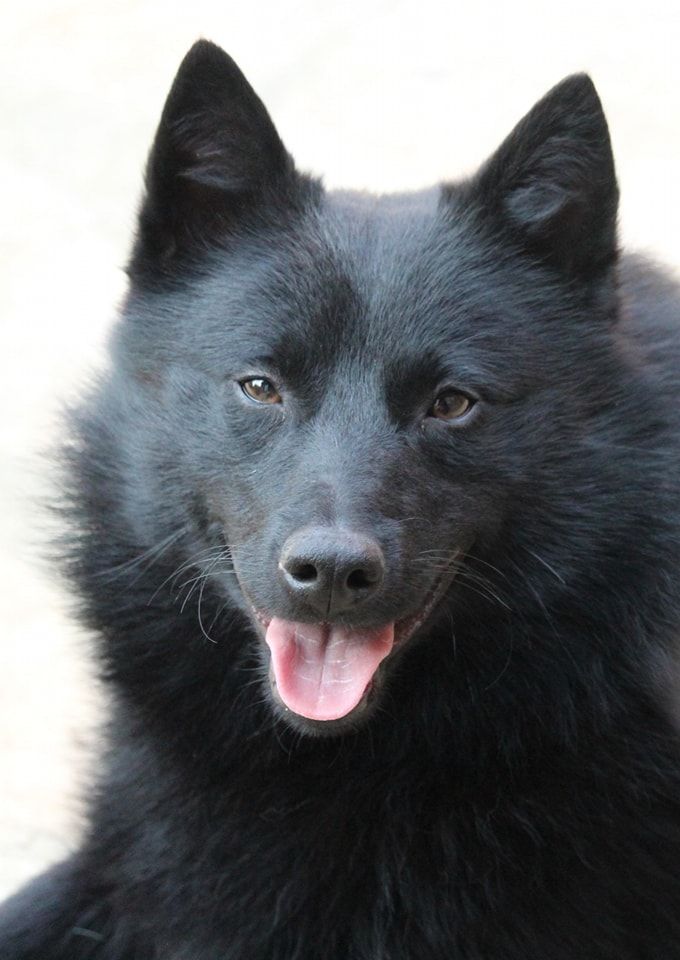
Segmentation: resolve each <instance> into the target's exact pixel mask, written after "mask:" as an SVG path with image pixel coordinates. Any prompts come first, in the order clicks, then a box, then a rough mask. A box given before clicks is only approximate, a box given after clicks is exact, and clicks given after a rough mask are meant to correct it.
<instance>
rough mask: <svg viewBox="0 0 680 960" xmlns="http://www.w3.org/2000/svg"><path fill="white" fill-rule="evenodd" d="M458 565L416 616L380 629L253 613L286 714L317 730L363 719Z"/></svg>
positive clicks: (452, 565) (444, 575) (274, 692)
mask: <svg viewBox="0 0 680 960" xmlns="http://www.w3.org/2000/svg"><path fill="white" fill-rule="evenodd" d="M458 561H459V555H458V554H456V555H455V556H454V558H453V559H452V560H451V562H450V564H449V565H448V566H447V568H446V570H445V571H444V572H443V573H442V574H441V575H440V576H439V577H438V579H437V581H436V582H435V584H434V585H433V586H432V588H431V589H430V591H429V592H428V594H427V596H426V598H425V601H424V603H423V604H422V606H421V607H420V609H419V610H418V611H417V612H416V613H414V614H411V615H409V616H407V617H404V618H402V619H400V620H394V621H390V622H388V623H384V624H382V625H379V626H376V627H348V626H344V625H341V624H334V623H304V622H295V621H291V620H285V619H283V618H281V617H277V616H268V615H267V614H265V613H263V612H261V611H258V610H256V609H255V608H253V613H254V616H255V619H256V620H257V622H258V623H259V625H260V627H261V628H262V631H263V632H264V639H265V642H266V645H267V647H268V649H269V653H270V661H269V683H270V686H271V690H272V695H273V697H274V700H275V701H276V702H277V703H278V705H279V706H280V707H281V708H282V709H283V710H284V711H285V712H286V713H288V714H293V715H295V716H296V717H300V718H303V720H305V721H312V722H313V723H314V725H316V724H319V725H324V724H329V725H333V722H334V721H342V720H345V719H346V718H348V719H350V718H355V717H358V715H359V714H361V713H363V712H364V711H365V710H366V708H367V706H368V705H369V703H370V702H371V700H373V699H374V697H375V694H376V691H377V689H378V688H379V687H380V685H381V677H382V672H383V671H382V669H381V668H382V666H383V663H384V661H386V660H387V659H388V658H390V657H391V656H393V654H394V652H395V651H396V650H398V649H400V648H402V647H403V646H404V644H405V643H406V642H407V641H408V640H409V639H410V638H411V637H412V636H413V634H414V633H416V631H418V630H419V628H420V627H421V626H422V625H423V624H424V623H425V621H426V620H427V619H428V618H429V617H430V615H431V614H432V612H433V611H434V609H435V607H436V606H437V605H438V603H439V601H440V600H441V599H442V597H443V595H444V593H445V592H446V590H447V588H448V586H449V585H450V583H451V581H452V580H453V578H454V576H455V574H456V572H457V569H458V566H459V563H458Z"/></svg>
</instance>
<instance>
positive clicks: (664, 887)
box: [0, 42, 680, 960]
mask: <svg viewBox="0 0 680 960" xmlns="http://www.w3.org/2000/svg"><path fill="white" fill-rule="evenodd" d="M616 203H617V187H616V181H615V176H614V169H613V162H612V157H611V150H610V145H609V137H608V133H607V128H606V123H605V120H604V117H603V114H602V110H601V106H600V103H599V100H598V98H597V95H596V93H595V90H594V88H593V86H592V84H591V82H590V80H589V79H588V78H587V77H585V76H575V77H570V78H568V79H567V80H565V81H564V82H563V83H561V84H559V85H558V86H557V87H555V88H554V89H553V90H552V91H551V92H550V93H548V94H547V96H546V97H545V98H544V99H543V100H542V101H541V102H540V103H539V104H537V106H536V107H534V109H533V110H532V111H531V112H530V113H529V114H528V116H527V117H525V119H524V120H523V121H522V122H521V123H520V124H519V126H518V127H517V128H516V130H515V131H514V132H513V133H512V134H511V136H510V137H509V138H508V139H507V140H506V141H505V142H504V143H503V145H502V146H501V147H500V149H499V150H498V152H497V153H496V154H495V155H494V156H493V157H492V158H491V160H489V161H488V162H487V163H486V164H485V166H484V167H483V168H482V170H481V171H480V173H479V174H478V175H477V176H476V177H474V178H472V179H470V180H468V181H466V182H464V183H461V184H456V185H448V186H445V187H444V188H442V189H441V190H439V191H430V192H425V193H421V194H414V195H402V196H384V197H374V196H363V195H357V194H350V193H346V194H343V193H337V194H326V193H324V191H323V190H322V188H321V186H320V185H319V184H318V183H317V182H316V181H314V180H313V179H311V178H309V177H306V176H304V175H301V174H300V173H298V172H297V171H296V170H295V168H294V166H293V163H292V161H291V159H290V157H289V156H288V154H287V153H286V152H285V149H284V148H283V145H282V144H281V141H280V140H279V138H278V136H277V134H276V132H275V130H274V127H273V126H272V124H271V121H270V120H269V117H268V115H267V113H266V111H265V109H264V107H263V106H262V104H261V102H260V101H259V100H258V99H257V97H256V96H255V94H254V93H253V91H252V90H251V88H250V87H249V86H248V84H247V82H246V81H245V79H244V78H243V76H242V75H241V73H240V72H239V70H238V68H237V67H236V66H235V64H234V63H233V62H232V61H231V60H230V59H229V58H228V57H227V56H226V55H225V54H224V53H222V51H221V50H219V48H217V47H215V46H213V45H212V44H209V43H206V42H201V43H198V44H196V46H194V47H193V48H192V50H191V51H190V53H189V54H188V56H187V58H186V59H185V61H184V63H183V64H182V66H181V68H180V71H179V74H178V77H177V79H176V81H175V84H174V86H173V89H172V91H171V94H170V96H169V99H168V102H167V105H166V107H165V111H164V113H163V117H162V120H161V125H160V128H159V131H158V134H157V137H156V141H155V144H154V147H153V151H152V154H151V158H150V160H149V166H148V176H147V191H146V196H145V198H144V202H143V206H142V210H141V215H140V226H139V232H138V235H137V240H136V244H135V247H134V251H133V256H132V259H131V264H130V278H131V284H130V292H129V296H128V298H127V302H126V304H125V305H124V308H123V311H122V314H123V315H122V317H121V320H120V323H119V325H118V328H117V332H116V336H115V340H114V343H113V348H112V354H113V362H112V365H111V370H110V373H108V374H107V376H106V377H105V378H104V379H103V381H102V382H101V384H100V385H99V386H98V388H97V390H96V392H95V393H94V394H93V395H92V396H91V397H90V398H89V399H88V401H87V402H86V403H85V404H84V405H83V406H82V408H81V409H80V411H79V412H78V413H76V414H75V415H74V419H73V433H72V437H73V438H72V442H71V445H70V446H69V448H68V450H67V460H68V463H69V493H68V499H67V504H66V507H65V512H66V515H67V517H68V520H69V524H70V531H71V533H70V536H69V539H68V542H67V544H66V548H65V550H66V554H67V564H68V569H69V572H70V575H71V577H72V579H73V582H74V583H75V585H76V587H77V590H78V594H79V596H80V598H81V600H82V614H83V618H84V620H85V622H86V623H87V624H88V625H89V626H90V627H91V628H93V629H94V631H95V632H96V634H97V636H98V637H99V639H100V643H99V649H98V655H99V657H100V660H101V663H102V665H103V671H104V675H105V677H106V678H107V680H108V681H109V683H110V686H111V688H112V691H113V694H114V701H115V704H114V716H113V718H112V721H111V725H110V739H109V749H108V756H107V759H106V763H105V766H104V767H103V769H102V774H101V779H100V783H99V786H98V790H97V793H96V796H94V797H93V798H92V800H91V806H90V816H89V829H88V832H87V837H86V840H85V842H84V845H83V847H82V849H81V851H80V852H79V853H78V854H77V855H76V856H75V857H73V859H72V860H70V861H68V862H67V863H65V864H63V865H61V866H59V867H57V868H56V869H55V870H53V871H52V872H50V873H48V874H46V875H44V876H43V877H41V878H40V879H38V880H37V881H35V882H34V884H33V885H32V886H29V887H28V888H27V889H26V890H24V891H22V892H21V893H20V894H18V895H17V897H15V898H14V899H13V900H11V901H10V902H9V904H8V905H7V906H6V907H5V910H4V913H3V919H2V921H0V956H1V957H2V960H86V958H88V960H89V958H96V960H421V958H428V960H430V958H432V960H548V958H549V960H678V958H680V793H679V786H680V776H679V773H680V764H679V759H680V749H679V744H678V735H677V724H676V720H677V714H676V707H677V701H676V700H674V698H675V697H676V695H677V694H676V690H677V685H676V683H675V676H676V665H677V638H678V628H679V627H680V589H679V583H678V580H679V578H680V539H679V537H678V532H679V516H680V514H679V502H678V484H679V482H680V456H679V453H680V444H679V442H678V432H677V411H678V397H677V393H678V389H677V382H676V381H677V373H676V371H677V369H678V368H677V362H678V343H679V335H678V322H677V321H678V306H679V304H680V295H679V293H678V290H677V288H676V287H675V286H674V285H673V284H672V283H671V282H670V281H669V280H667V279H665V278H664V277H663V275H662V274H661V273H659V272H658V271H657V270H656V269H655V268H653V267H651V266H650V265H647V264H645V263H643V262H641V261H636V260H633V259H630V258H628V257H620V256H619V255H618V251H617V242H616V231H615V220H616ZM258 375H259V376H264V377H268V378H270V379H271V380H273V381H275V382H276V384H277V386H278V387H279V390H280V392H281V394H282V396H283V399H284V402H283V404H274V405H269V406H258V405H256V404H253V403H252V402H250V401H248V400H247V399H246V398H245V397H244V396H243V394H242V392H241V391H240V388H239V386H238V382H237V381H239V380H240V379H242V378H244V377H248V376H251V377H252V376H258ZM451 386H452V387H456V388H457V389H460V390H463V391H464V392H465V393H466V394H467V395H469V396H470V397H471V398H473V399H476V401H477V402H476V405H475V406H474V407H473V408H472V410H471V414H470V416H469V417H467V419H464V421H463V422H461V423H460V424H457V423H456V422H445V421H443V420H441V419H437V418H436V417H435V416H433V415H432V411H433V406H432V404H433V402H434V400H435V398H436V396H437V394H438V393H439V392H440V391H442V389H444V388H446V387H451ZM309 524H326V525H327V527H328V529H331V530H333V529H336V528H337V527H343V528H351V529H355V530H361V531H363V532H364V533H366V534H368V535H370V536H371V537H372V538H374V539H375V541H376V542H378V543H380V545H381V548H382V551H383V554H384V556H385V562H386V573H385V579H384V582H383V584H382V586H381V587H380V589H379V590H378V592H377V593H376V595H375V597H374V599H373V600H372V602H371V603H369V604H360V605H357V608H356V610H355V611H353V612H350V613H346V614H345V615H344V620H345V621H346V622H347V623H349V624H351V625H364V626H367V625H368V626H374V625H379V624H383V623H385V622H387V621H393V620H396V621H405V620H406V619H407V618H408V617H410V616H412V615H416V614H417V612H418V611H419V610H420V609H422V607H423V604H424V603H425V600H426V597H427V596H428V594H429V592H430V591H431V590H432V589H433V585H434V584H435V583H436V582H437V581H438V578H439V577H440V576H441V575H442V572H443V571H445V570H446V569H447V565H448V564H449V563H450V560H451V556H452V554H453V553H454V551H455V550H463V551H465V558H464V560H463V561H462V563H461V564H460V569H459V570H458V572H457V575H456V577H455V579H454V580H453V582H452V583H451V585H450V586H449V587H448V589H447V591H446V594H445V596H443V597H442V598H441V599H440V601H439V602H438V604H437V605H436V607H435V609H434V611H433V612H432V614H431V615H430V616H429V618H428V619H427V620H426V622H425V624H424V625H423V626H422V627H421V628H420V629H418V630H417V631H416V632H415V634H414V635H413V636H412V637H411V638H410V639H407V640H406V641H405V642H404V643H403V644H401V646H400V647H399V648H398V649H397V650H396V652H395V653H393V654H392V656H390V657H388V659H387V660H386V661H385V662H384V663H383V665H382V666H381V668H380V670H379V672H378V675H377V677H376V684H375V689H374V690H373V693H372V695H371V698H370V702H369V704H368V706H367V708H366V710H365V711H364V712H359V713H358V714H356V715H354V714H351V715H350V716H349V717H348V718H346V719H344V720H339V721H329V722H328V723H324V722H323V721H309V720H304V719H303V718H298V717H296V716H294V715H291V714H290V713H287V712H285V711H284V710H283V709H282V707H281V706H280V704H279V703H278V701H276V700H275V699H274V698H273V697H272V693H271V690H270V687H269V683H268V680H267V664H268V656H267V652H266V647H265V644H264V642H263V639H262V631H261V629H260V627H259V625H258V622H257V620H256V618H255V616H254V613H253V608H256V609H257V610H259V611H265V612H267V613H268V614H269V615H271V614H277V615H278V616H280V617H284V618H288V619H298V620H304V619H305V616H306V613H305V608H304V603H302V604H301V602H300V601H299V600H296V599H295V598H291V596H290V595H289V594H287V593H286V591H285V589H284V587H283V586H282V583H281V579H280V577H279V575H278V572H277V558H278V556H279V552H280V550H281V546H282V543H283V541H284V540H285V539H286V537H288V536H289V535H290V534H291V532H293V531H295V530H297V529H299V528H301V527H304V526H306V525H309ZM444 575H445V576H447V575H448V574H447V573H444Z"/></svg>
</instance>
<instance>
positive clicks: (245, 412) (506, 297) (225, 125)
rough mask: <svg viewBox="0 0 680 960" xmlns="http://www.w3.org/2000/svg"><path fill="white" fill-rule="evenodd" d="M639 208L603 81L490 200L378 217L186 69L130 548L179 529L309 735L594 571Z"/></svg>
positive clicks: (519, 149)
mask: <svg viewBox="0 0 680 960" xmlns="http://www.w3.org/2000/svg"><path fill="white" fill-rule="evenodd" d="M616 200H617V188H616V182H615V178H614V171H613V163H612V159H611V150H610V146H609V139H608V134H607V128H606V123H605V121H604V117H603V115H602V112H601V108H600V105H599V101H598V99H597V95H596V94H595V92H594V90H593V88H592V84H591V83H590V81H589V80H588V79H587V78H584V77H574V78H570V79H568V80H566V81H564V82H563V83H562V84H560V85H559V86H558V87H556V88H555V89H554V90H553V91H551V92H550V93H549V94H548V95H547V96H546V97H545V98H544V99H543V100H542V101H540V102H539V104H537V106H536V107H534V109H533V110H532V111H531V113H530V114H529V115H528V116H527V117H525V118H524V120H523V121H522V122H521V123H520V124H519V126H518V127H517V128H516V129H515V131H513V133H512V134H511V135H510V137H509V138H508V139H507V140H506V141H505V142H504V143H503V144H502V145H501V147H500V148H499V150H498V151H497V153H496V154H495V155H494V156H493V157H492V158H491V160H489V161H488V162H487V164H485V166H484V167H482V169H481V170H480V172H479V173H478V174H477V175H476V176H475V177H474V178H472V179H471V180H469V181H466V182H464V183H461V184H458V185H456V186H447V187H444V188H442V189H441V190H436V191H435V190H433V191H426V192H423V193H419V194H413V195H404V196H390V197H377V198H376V197H371V196H363V195H359V194H351V193H346V194H343V193H337V194H326V193H325V192H324V191H323V190H322V189H321V187H320V186H319V184H318V183H316V182H315V181H314V180H312V179H310V178H309V177H306V176H304V175H301V174H299V173H298V172H297V171H296V170H295V168H294V166H293V163H292V161H291V159H290V157H289V156H288V154H287V153H286V151H285V149H284V147H283V145H282V144H281V141H280V140H279V138H278V135H277V133H276V131H275V129H274V127H273V125H272V123H271V121H270V119H269V117H268V115H267V113H266V111H265V109H264V107H263V106H262V104H261V102H260V101H259V99H258V98H257V97H256V95H255V94H254V92H253V91H252V89H251V88H250V87H249V85H248V84H247V82H246V81H245V79H244V78H243V76H242V75H241V73H240V71H239V70H238V68H237V67H236V66H235V64H234V63H233V62H232V61H231V60H230V59H229V58H228V57H226V55H225V54H223V53H222V51H220V50H219V49H218V48H216V47H214V46H213V45H211V44H207V43H204V42H202V43H199V44H197V45H196V47H194V48H193V49H192V51H191V52H190V53H189V54H188V56H187V58H186V59H185V61H184V63H183V65H182V67H181V68H180V71H179V74H178V76H177V79H176V80H175V84H174V86H173V89H172V91H171V93H170V95H169V98H168V101H167V104H166V107H165V111H164V114H163V117H162V120H161V125H160V128H159V131H158V134H157V137H156V141H155V144H154V147H153V150H152V153H151V156H150V160H149V166H148V172H147V191H146V196H145V200H144V205H143V207H142V211H141V215H140V224H139V232H138V237H137V242H136V245H135V249H134V252H133V257H132V260H131V264H130V276H131V291H130V295H129V298H128V301H127V303H126V306H125V309H124V318H123V323H122V324H121V325H120V327H119V330H118V334H117V340H116V345H115V352H116V355H117V360H118V363H117V369H118V371H119V373H118V374H117V376H116V378H115V380H114V381H112V386H111V387H110V391H111V395H116V396H118V397H120V396H122V395H124V396H125V401H124V403H122V402H121V401H120V400H119V401H117V404H118V409H119V410H120V413H119V417H120V419H121V422H124V424H125V429H124V431H122V432H123V433H124V434H125V439H124V440H121V444H122V446H123V448H124V449H123V452H122V458H123V461H124V462H129V463H133V464H134V475H135V477H136V478H142V480H139V479H137V480H136V481H135V482H136V484H137V485H138V486H139V487H140V489H139V490H138V495H137V497H136V504H137V505H136V506H135V508H134V511H133V512H132V513H133V515H132V517H131V523H132V525H133V526H134V527H135V528H136V530H137V531H138V538H139V539H140V540H145V541H151V542H157V541H160V540H162V539H163V537H168V536H170V537H171V536H172V535H173V531H178V530H181V531H182V532H183V534H182V536H183V543H184V544H185V547H184V549H185V554H186V560H187V562H188V563H191V562H194V563H195V565H197V566H198V567H199V570H200V571H201V573H202V574H203V575H204V576H205V578H206V580H205V582H206V583H208V584H209V587H208V589H209V590H210V591H213V592H216V593H217V594H218V595H219V596H221V597H222V598H223V600H224V602H225V603H228V604H232V605H235V606H236V607H238V608H239V609H240V610H241V611H242V612H243V613H244V614H245V616H246V617H247V618H248V620H249V622H250V623H251V624H252V627H253V635H254V639H253V642H254V643H256V644H259V646H258V649H259V651H260V655H261V660H262V665H263V673H264V683H265V685H266V687H267V689H268V690H269V691H270V693H271V699H272V705H273V707H274V709H275V710H277V711H278V712H279V713H280V714H281V715H282V716H284V717H285V718H286V719H287V720H288V721H289V722H290V723H291V724H292V725H293V726H294V727H296V729H299V730H302V731H304V732H309V733H337V732H342V731H343V730H346V729H347V728H349V727H353V726H355V725H356V724H357V723H359V722H362V721H364V720H366V719H367V718H368V717H370V715H371V713H372V711H373V710H374V709H375V708H376V706H377V705H379V703H380V697H381V689H382V688H383V687H384V686H385V684H386V683H388V681H389V672H390V670H391V669H392V666H391V665H392V664H395V663H398V662H399V661H400V660H402V659H403V655H404V652H405V651H406V650H408V648H409V646H410V645H411V644H412V643H415V642H416V640H417V639H418V638H421V639H422V638H423V637H425V636H426V635H427V634H428V631H429V633H432V631H433V630H435V631H436V630H437V629H442V630H449V631H450V630H451V629H452V624H453V625H454V626H455V623H456V621H457V620H459V619H460V618H463V617H467V618H471V617H472V618H474V617H478V616H480V615H481V613H480V608H485V607H486V608H488V607H489V606H491V607H493V606H494V604H498V605H499V606H500V609H501V610H502V608H503V607H504V606H507V604H504V601H503V596H504V595H507V594H508V591H510V592H512V591H514V590H526V589H531V590H532V591H534V592H536V591H538V592H539V594H540V593H541V592H542V591H545V592H549V591H551V590H554V589H556V586H557V585H558V584H559V582H560V581H562V582H564V578H565V577H567V576H569V573H570V568H569V558H570V557H574V558H576V557H577V556H578V557H579V558H580V559H582V558H583V556H584V555H585V554H587V553H588V551H589V550H591V549H594V547H593V540H592V538H593V533H592V530H593V528H594V526H595V525H594V524H593V523H592V522H591V516H592V511H597V509H598V506H597V505H598V502H599V501H600V500H601V499H602V497H604V496H606V495H607V494H606V482H603V481H602V480H601V478H602V477H603V476H604V477H606V473H607V469H610V467H611V465H609V467H608V466H607V461H606V455H605V451H604V449H603V446H602V444H601V443H600V440H599V438H600V436H601V435H603V434H604V432H605V428H606V431H607V433H608V436H611V434H612V419H613V420H614V422H615V423H624V422H625V418H621V417H619V419H618V420H617V417H616V416H613V409H614V406H616V404H618V407H617V410H618V411H621V409H622V407H625V405H626V403H627V402H630V401H629V400H628V399H626V396H625V395H624V394H625V391H624V389H623V384H624V382H625V380H626V377H627V376H628V374H627V372H626V371H625V370H624V368H623V365H622V362H621V360H620V359H619V357H618V355H617V353H616V351H615V349H614V346H613V340H612V336H611V330H612V325H613V320H614V318H615V315H616V300H615V294H614V285H613V265H614V262H615V258H616V240H615V216H616ZM605 382H607V383H611V382H615V383H619V384H621V385H622V390H621V395H620V396H617V397H612V396H603V395H602V390H601V384H603V383H605ZM594 477H598V478H600V480H599V481H598V482H597V483H595V482H594V481H593V478H594ZM575 491H581V492H582V498H581V499H579V497H578V496H577V497H575V496H574V492H575ZM553 546H555V548H556V550H555V552H556V554H557V553H558V554H559V556H560V558H562V559H560V561H559V563H560V569H559V570H555V569H554V564H555V563H557V562H558V561H556V560H554V559H553V558H552V553H553V551H552V547H553ZM565 547H566V549H565ZM192 558H193V560H192ZM564 558H566V561H565V559H564ZM201 589H203V585H202V587H201ZM438 625H439V626H438ZM426 628H427V629H426Z"/></svg>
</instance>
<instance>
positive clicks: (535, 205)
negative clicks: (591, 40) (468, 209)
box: [469, 74, 618, 273]
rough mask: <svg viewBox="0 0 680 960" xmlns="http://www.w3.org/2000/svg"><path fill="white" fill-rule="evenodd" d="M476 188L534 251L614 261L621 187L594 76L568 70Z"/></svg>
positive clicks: (581, 266)
mask: <svg viewBox="0 0 680 960" xmlns="http://www.w3.org/2000/svg"><path fill="white" fill-rule="evenodd" d="M469 189H470V193H471V196H472V198H473V200H474V202H475V204H476V205H477V207H478V208H479V209H480V210H481V211H482V213H483V214H484V215H486V216H491V217H492V218H493V219H494V221H495V222H496V223H497V225H498V226H501V227H503V228H504V229H505V230H509V231H510V232H511V234H512V235H513V236H514V238H515V239H516V240H517V241H518V242H519V243H520V244H521V245H523V246H524V247H525V248H527V249H529V250H530V251H531V252H532V253H533V254H534V255H538V256H539V257H541V258H543V259H544V260H546V261H548V262H550V263H552V264H554V265H556V266H558V267H559V268H560V269H563V270H565V271H567V272H569V273H574V272H576V273H597V272H599V271H601V270H602V269H604V268H606V267H607V266H608V265H609V264H610V263H611V262H612V261H613V260H614V258H615V256H616V249H617V243H616V213H617V205H618V187H617V184H616V175H615V171H614V160H613V157H612V151H611V143H610V140H609V132H608V129H607V122H606V120H605V117H604V113H603V111H602V105H601V103H600V99H599V97H598V95H597V92H596V90H595V87H594V85H593V82H592V80H591V79H590V77H588V76H587V75H586V74H574V75H573V76H571V77H567V78H566V79H565V80H563V81H562V82H561V83H559V84H558V85H557V86H556V87H554V88H553V89H552V90H550V91H549V92H548V93H547V94H546V95H545V96H544V97H543V99H542V100H539V102H538V103H537V104H536V105H535V106H534V107H533V109H532V110H531V111H530V112H529V113H528V114H527V115H526V116H525V117H524V119H523V120H521V121H520V122H519V124H518V125H517V126H516V127H515V129H514V130H513V131H512V133H511V134H510V136H509V137H508V138H507V139H506V140H505V141H504V142H503V143H502V144H501V146H500V147H499V148H498V150H497V151H496V153H495V154H494V155H493V156H492V157H491V159H490V160H488V161H487V163H486V164H485V165H484V166H483V167H482V169H481V170H480V172H479V173H478V175H477V177H476V178H475V179H474V180H473V181H472V183H471V185H470V188H469Z"/></svg>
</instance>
